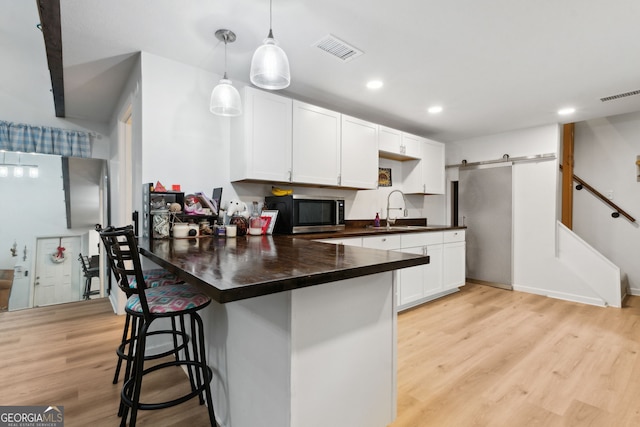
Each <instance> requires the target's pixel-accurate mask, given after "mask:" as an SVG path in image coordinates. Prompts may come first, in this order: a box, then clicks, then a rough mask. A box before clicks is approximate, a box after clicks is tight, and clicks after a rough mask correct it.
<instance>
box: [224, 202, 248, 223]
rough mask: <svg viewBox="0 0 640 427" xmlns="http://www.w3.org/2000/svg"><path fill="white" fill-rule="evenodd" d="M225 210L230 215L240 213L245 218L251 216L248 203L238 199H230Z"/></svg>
mask: <svg viewBox="0 0 640 427" xmlns="http://www.w3.org/2000/svg"><path fill="white" fill-rule="evenodd" d="M225 210H226V214H227V215H228V216H229V217H232V216H234V215H240V216H242V217H244V218H247V219H248V218H249V209H248V208H247V204H246V203H244V202H242V201H240V200H238V199H232V200H229V203H228V204H227V208H226V209H225Z"/></svg>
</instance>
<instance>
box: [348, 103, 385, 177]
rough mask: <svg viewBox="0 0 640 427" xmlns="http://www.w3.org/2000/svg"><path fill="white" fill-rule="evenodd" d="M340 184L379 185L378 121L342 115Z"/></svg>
mask: <svg viewBox="0 0 640 427" xmlns="http://www.w3.org/2000/svg"><path fill="white" fill-rule="evenodd" d="M340 185H341V186H342V187H352V188H360V189H374V188H377V187H378V125H376V124H374V123H370V122H366V121H364V120H360V119H356V118H354V117H349V116H346V115H344V114H343V115H342V146H341V173H340Z"/></svg>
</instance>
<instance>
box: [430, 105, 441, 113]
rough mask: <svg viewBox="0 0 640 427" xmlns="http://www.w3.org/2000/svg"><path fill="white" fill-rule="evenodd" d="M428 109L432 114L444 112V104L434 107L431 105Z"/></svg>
mask: <svg viewBox="0 0 640 427" xmlns="http://www.w3.org/2000/svg"><path fill="white" fill-rule="evenodd" d="M427 111H428V112H430V113H431V114H437V113H442V106H440V105H434V106H433V107H429V109H428V110H427Z"/></svg>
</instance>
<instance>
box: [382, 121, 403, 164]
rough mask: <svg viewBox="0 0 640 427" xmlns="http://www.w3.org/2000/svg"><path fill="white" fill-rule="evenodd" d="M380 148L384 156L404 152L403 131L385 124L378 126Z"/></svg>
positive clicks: (391, 156)
mask: <svg viewBox="0 0 640 427" xmlns="http://www.w3.org/2000/svg"><path fill="white" fill-rule="evenodd" d="M378 150H379V151H380V155H381V156H382V157H390V158H394V157H393V156H395V155H400V154H402V132H400V131H399V130H396V129H391V128H388V127H385V126H380V127H379V128H378Z"/></svg>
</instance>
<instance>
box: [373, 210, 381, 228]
mask: <svg viewBox="0 0 640 427" xmlns="http://www.w3.org/2000/svg"><path fill="white" fill-rule="evenodd" d="M373 226H374V227H380V214H379V213H378V212H376V218H375V219H374V220H373Z"/></svg>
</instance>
